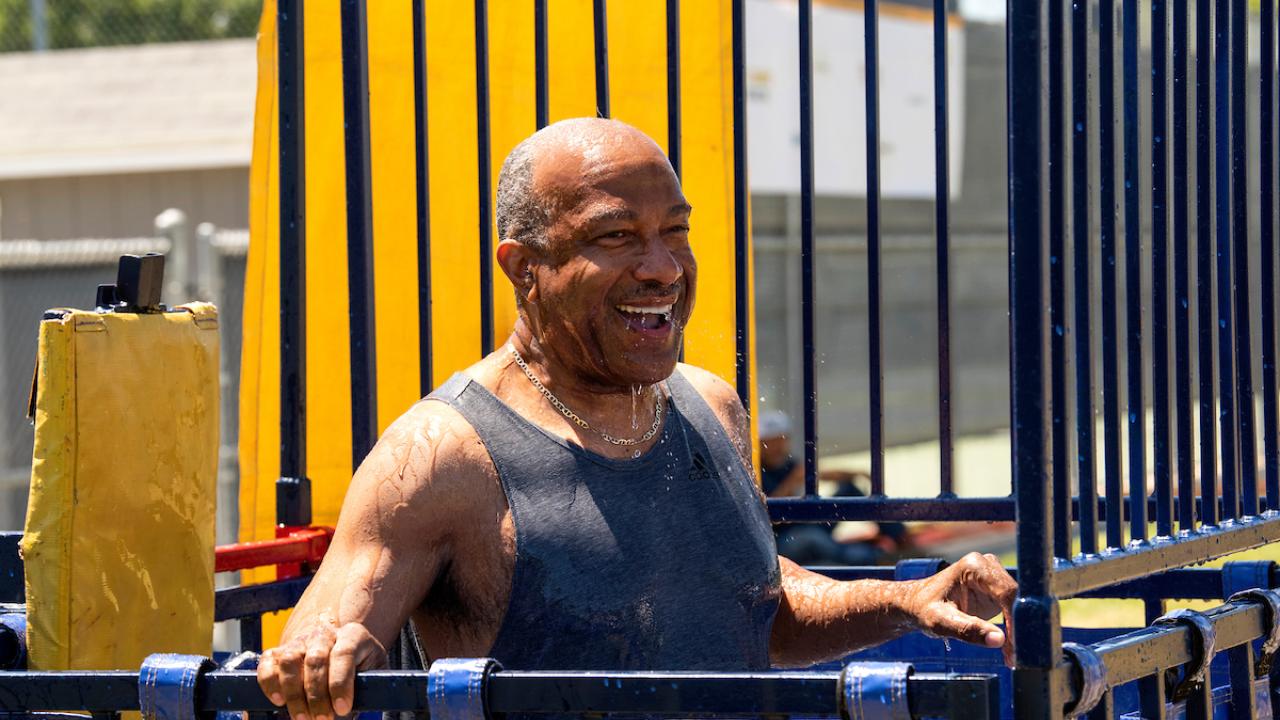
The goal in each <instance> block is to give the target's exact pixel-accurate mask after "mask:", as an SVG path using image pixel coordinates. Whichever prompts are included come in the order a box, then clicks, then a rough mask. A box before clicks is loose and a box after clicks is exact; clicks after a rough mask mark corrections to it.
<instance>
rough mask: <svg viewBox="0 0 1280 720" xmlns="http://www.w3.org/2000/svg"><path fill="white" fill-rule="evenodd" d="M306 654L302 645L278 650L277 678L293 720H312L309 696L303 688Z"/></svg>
mask: <svg viewBox="0 0 1280 720" xmlns="http://www.w3.org/2000/svg"><path fill="white" fill-rule="evenodd" d="M305 660H306V652H305V651H304V650H303V649H302V647H301V646H300V645H293V646H288V647H284V648H280V649H278V650H276V677H277V678H278V679H279V682H280V690H281V692H283V693H284V700H285V705H286V707H288V709H289V716H290V717H291V718H293V720H310V718H309V717H308V715H307V696H306V691H305V689H304V688H303V678H302V675H303V667H302V664H303V662H304V661H305Z"/></svg>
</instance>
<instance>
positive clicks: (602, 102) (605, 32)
mask: <svg viewBox="0 0 1280 720" xmlns="http://www.w3.org/2000/svg"><path fill="white" fill-rule="evenodd" d="M605 4H606V0H592V2H591V24H592V28H593V31H594V33H595V52H596V65H595V67H596V114H597V115H598V116H599V117H602V118H607V117H611V114H610V112H609V19H608V16H607V15H606V9H605Z"/></svg>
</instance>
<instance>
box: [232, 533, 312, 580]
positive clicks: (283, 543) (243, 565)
mask: <svg viewBox="0 0 1280 720" xmlns="http://www.w3.org/2000/svg"><path fill="white" fill-rule="evenodd" d="M332 539H333V528H324V527H316V528H301V529H298V530H294V531H291V532H290V533H289V534H288V535H287V536H285V537H281V538H275V539H274V540H257V541H254V542H245V543H235V544H233V545H220V546H218V547H217V548H215V549H214V562H213V571H214V572H233V571H235V570H247V569H249V568H257V567H267V566H270V565H280V564H283V563H319V562H320V561H321V560H323V559H324V554H325V552H327V551H328V550H329V542H330V541H331V540H332Z"/></svg>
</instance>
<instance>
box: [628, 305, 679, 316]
mask: <svg viewBox="0 0 1280 720" xmlns="http://www.w3.org/2000/svg"><path fill="white" fill-rule="evenodd" d="M671 307H672V306H671V305H652V306H640V305H619V306H618V309H619V310H621V311H622V312H626V313H636V314H644V315H669V314H670V313H671Z"/></svg>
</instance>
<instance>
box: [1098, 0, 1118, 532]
mask: <svg viewBox="0 0 1280 720" xmlns="http://www.w3.org/2000/svg"><path fill="white" fill-rule="evenodd" d="M1098 27H1099V30H1098V94H1099V95H1100V96H1101V97H1100V103H1099V105H1098V147H1099V174H1098V177H1099V182H1098V205H1099V208H1100V210H1101V221H1102V222H1101V225H1100V227H1099V228H1098V238H1099V240H1098V242H1099V249H1100V251H1101V254H1102V268H1101V269H1102V307H1101V308H1100V309H1101V312H1102V435H1103V450H1102V462H1103V476H1104V478H1105V481H1106V498H1107V502H1106V510H1107V517H1106V521H1107V547H1120V546H1122V545H1123V544H1124V538H1123V536H1122V534H1121V524H1122V519H1123V512H1122V511H1123V505H1124V497H1123V494H1124V492H1123V490H1122V489H1121V485H1122V481H1123V477H1122V475H1123V469H1122V465H1121V462H1120V341H1119V337H1120V328H1119V324H1120V323H1119V312H1120V303H1119V301H1118V300H1119V298H1118V292H1117V288H1116V254H1117V253H1116V241H1117V234H1116V217H1117V216H1118V215H1119V212H1120V208H1119V206H1118V205H1117V202H1116V82H1115V81H1116V61H1115V56H1116V0H1099V2H1098Z"/></svg>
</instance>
